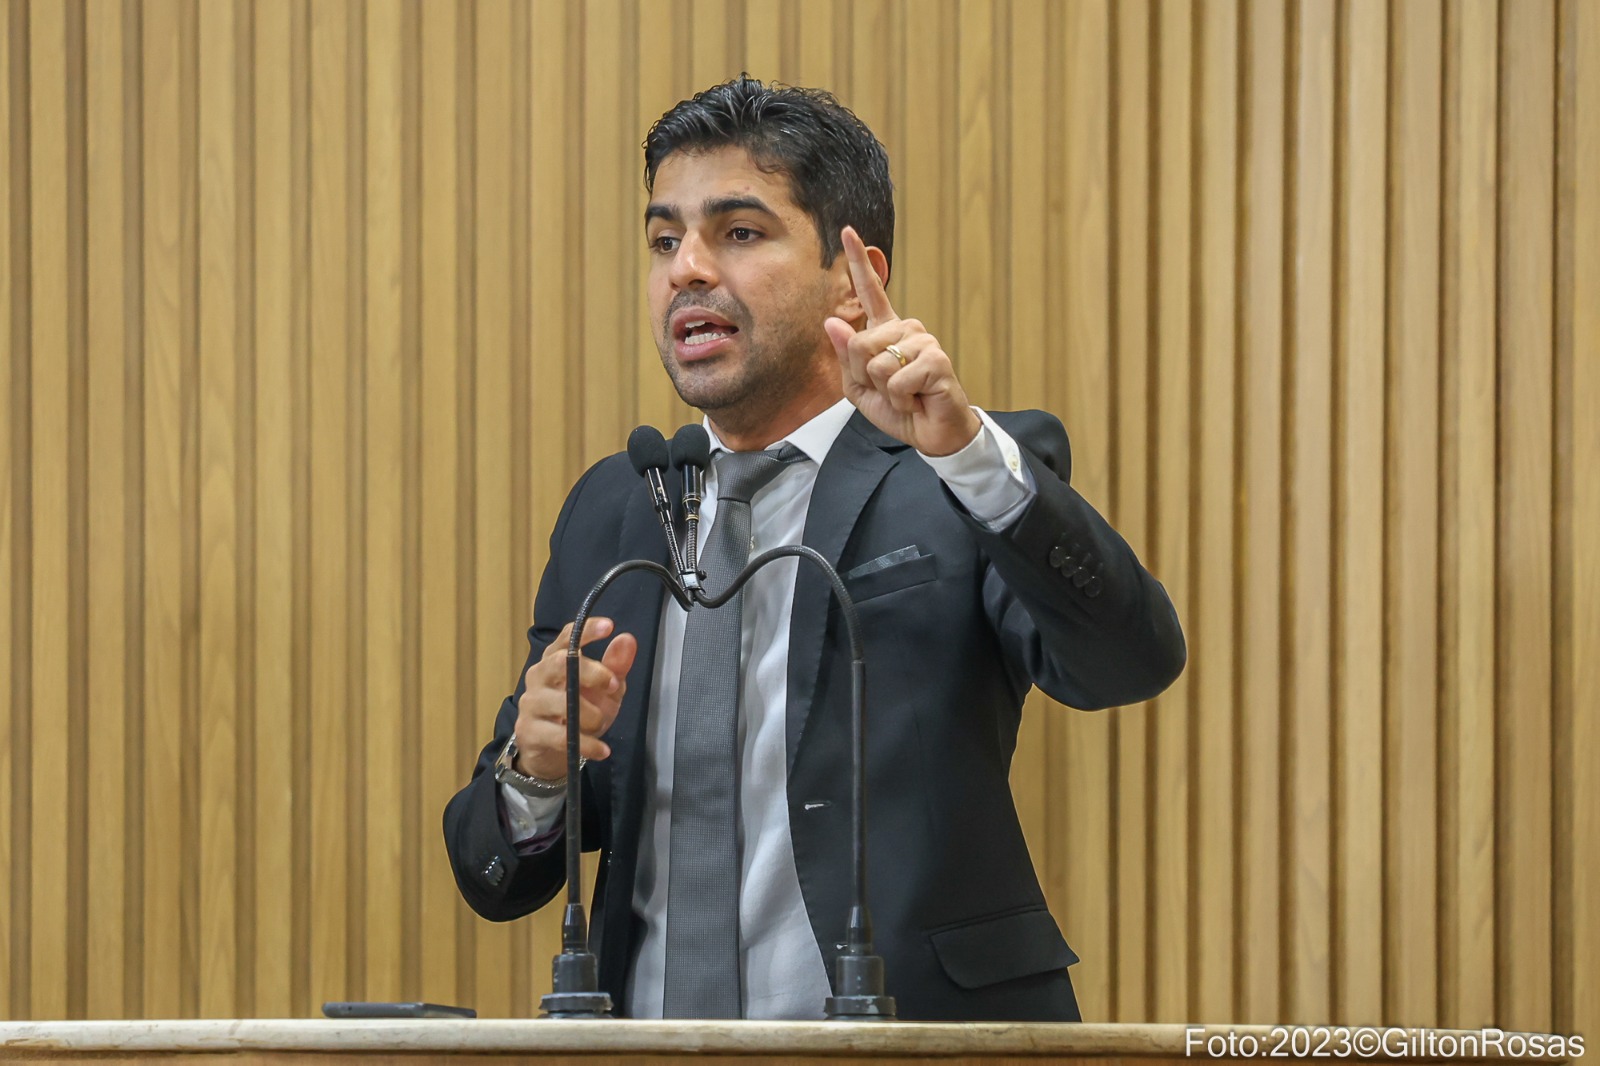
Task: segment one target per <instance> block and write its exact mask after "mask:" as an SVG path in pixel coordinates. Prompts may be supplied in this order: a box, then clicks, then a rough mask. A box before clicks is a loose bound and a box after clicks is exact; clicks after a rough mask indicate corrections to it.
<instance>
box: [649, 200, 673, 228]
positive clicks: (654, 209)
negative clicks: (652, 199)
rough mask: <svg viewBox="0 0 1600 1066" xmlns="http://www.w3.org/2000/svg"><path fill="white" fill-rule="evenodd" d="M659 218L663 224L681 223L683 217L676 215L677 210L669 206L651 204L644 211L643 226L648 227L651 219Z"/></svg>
mask: <svg viewBox="0 0 1600 1066" xmlns="http://www.w3.org/2000/svg"><path fill="white" fill-rule="evenodd" d="M657 218H659V219H660V220H661V221H663V222H681V221H683V216H681V215H679V214H678V209H677V208H676V207H673V206H672V205H671V204H654V203H653V204H651V205H650V206H649V207H646V208H645V209H644V224H645V225H646V226H648V225H650V221H651V219H657Z"/></svg>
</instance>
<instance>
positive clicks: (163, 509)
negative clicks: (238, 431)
mask: <svg viewBox="0 0 1600 1066" xmlns="http://www.w3.org/2000/svg"><path fill="white" fill-rule="evenodd" d="M182 17H183V9H182V8H181V7H180V6H179V4H178V3H177V2H176V0H167V2H165V3H152V4H150V5H148V6H146V7H145V8H144V10H143V11H142V13H141V22H142V28H143V33H144V72H143V81H144V90H143V100H144V105H145V111H144V115H143V122H144V128H143V132H144V138H145V143H144V150H143V160H144V167H145V173H144V175H143V182H142V185H143V189H144V194H145V195H144V203H143V204H142V209H143V221H144V262H143V271H144V294H145V306H144V326H145V331H144V361H143V368H144V390H143V393H144V395H143V399H144V412H143V419H144V426H145V438H144V449H145V458H144V490H145V497H144V517H145V522H144V547H145V558H144V619H143V630H144V650H145V661H144V664H143V672H144V707H145V711H146V717H145V722H144V736H143V749H144V755H145V765H144V780H145V782H146V783H147V784H146V788H145V789H144V827H143V837H144V839H143V844H144V847H143V852H144V886H143V890H144V891H143V897H144V915H143V921H144V929H143V935H142V937H141V938H140V947H141V949H142V953H143V960H144V975H143V977H144V980H143V997H142V999H143V1002H142V1004H141V1006H142V1008H143V1010H144V1012H145V1013H146V1015H147V1016H148V1017H156V1018H172V1017H180V1016H182V1014H183V1006H184V1005H183V999H182V996H181V989H182V985H183V984H184V983H186V982H185V970H184V966H185V963H184V959H183V955H182V943H181V937H182V926H181V923H182V913H181V910H180V902H181V900H180V891H181V889H180V884H179V878H180V876H181V874H182V871H183V869H184V865H185V863H186V861H188V859H189V857H188V856H186V855H185V854H184V853H183V845H182V835H181V832H180V829H181V826H182V814H181V797H180V795H179V792H180V788H179V785H180V782H181V779H182V774H183V771H182V766H181V753H182V750H183V743H184V738H183V735H182V723H183V718H182V709H183V699H184V692H183V678H182V652H183V645H184V642H185V639H186V638H185V626H184V623H183V614H182V611H183V583H184V579H183V555H182V547H183V541H182V529H181V523H182V514H183V510H184V500H183V488H184V485H183V470H182V459H183V451H184V447H185V426H184V422H183V407H182V402H181V400H182V394H183V384H182V382H183V375H184V366H183V355H184V352H183V340H184V337H183V323H182V316H183V313H184V307H185V270H184V267H185V260H186V257H185V255H184V249H183V245H182V238H183V232H184V229H185V226H184V219H183V215H184V213H185V211H184V206H183V204H182V201H181V199H180V197H181V193H182V190H183V186H184V182H183V174H182V165H183V164H184V163H185V162H186V161H187V158H188V157H187V155H186V153H184V152H183V143H182V142H183V139H184V138H183V134H184V131H183V123H182V118H181V113H182V99H183V95H182V94H183V85H182V79H181V73H180V68H181V64H182V55H181V52H180V35H181V26H180V20H181V19H182Z"/></svg>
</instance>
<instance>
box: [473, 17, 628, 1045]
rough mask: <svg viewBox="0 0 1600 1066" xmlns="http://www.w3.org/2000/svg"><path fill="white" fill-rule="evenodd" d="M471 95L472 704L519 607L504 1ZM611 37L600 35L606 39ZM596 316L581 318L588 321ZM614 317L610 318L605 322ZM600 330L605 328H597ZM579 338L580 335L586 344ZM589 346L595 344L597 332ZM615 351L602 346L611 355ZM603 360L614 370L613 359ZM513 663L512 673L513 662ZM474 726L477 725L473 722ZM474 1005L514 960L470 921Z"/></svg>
mask: <svg viewBox="0 0 1600 1066" xmlns="http://www.w3.org/2000/svg"><path fill="white" fill-rule="evenodd" d="M476 18H477V23H476V29H477V45H476V58H477V78H476V85H475V86H474V89H475V92H476V93H477V107H476V110H475V117H476V120H477V129H476V134H475V138H474V145H475V154H474V159H473V165H474V171H475V173H474V179H475V187H474V197H475V212H476V213H475V218H474V222H475V233H474V236H473V250H474V253H475V257H476V258H475V263H474V266H473V273H474V278H475V282H474V302H473V305H472V313H473V317H474V325H473V335H474V337H475V339H476V346H475V352H474V356H475V358H474V365H473V371H474V373H473V384H474V393H475V396H474V404H473V420H474V422H475V423H476V440H475V442H474V449H473V455H474V460H475V466H474V470H473V483H474V493H475V496H476V509H475V514H474V525H475V527H476V544H475V545H474V557H475V561H476V565H477V569H476V575H475V576H476V579H477V588H476V595H475V604H476V610H477V635H476V636H477V640H476V653H477V668H476V671H475V674H476V686H475V691H476V698H475V700H474V704H473V705H474V706H476V707H483V708H489V707H493V706H494V705H495V703H496V702H497V701H498V699H499V698H501V697H503V696H504V694H505V692H506V677H507V668H506V664H507V663H508V662H515V661H517V660H516V659H515V658H514V657H513V656H514V655H515V654H516V649H515V643H514V637H515V634H516V633H517V632H518V631H519V628H520V627H521V625H522V624H523V622H524V617H523V616H525V615H526V614H527V612H526V610H521V609H518V607H517V606H516V603H517V601H518V600H520V598H521V597H514V596H513V595H512V594H511V590H510V589H509V588H507V587H506V586H507V581H506V580H505V577H506V576H507V570H508V567H509V564H510V559H511V543H510V525H511V476H510V474H511V472H510V469H509V467H508V466H507V465H506V463H505V461H504V459H503V456H505V455H508V454H510V451H511V448H510V444H511V417H512V411H511V352H510V326H511V291H510V277H509V275H510V256H511V248H510V235H509V234H508V233H507V230H506V225H505V214H506V209H507V207H508V206H509V200H510V183H511V159H510V145H509V144H508V138H507V136H506V134H507V132H508V125H509V123H508V121H507V119H508V115H507V109H506V107H505V104H504V101H505V100H506V99H507V98H508V96H509V90H510V81H511V50H510V48H511V41H510V30H511V9H510V5H509V4H507V3H503V2H500V3H489V4H480V5H478V8H477V11H476ZM610 39H611V38H607V40H610ZM596 317H598V316H589V321H588V323H586V326H592V325H593V324H594V319H595V318H596ZM611 321H612V322H613V323H614V322H615V321H617V320H616V319H615V318H612V319H611ZM601 328H604V327H601ZM589 339H590V338H589V337H586V340H589ZM593 340H594V342H596V343H603V342H601V341H600V338H599V337H594V338H593ZM614 352H615V347H614V346H613V347H612V348H611V353H612V355H611V359H612V360H614V358H615V355H614ZM607 366H613V367H614V366H615V363H614V361H612V362H608V363H607ZM513 669H515V668H514V667H513ZM480 731H481V727H480ZM477 930H478V936H477V965H478V969H477V986H476V997H475V1002H476V1003H478V1004H481V1006H480V1007H479V1010H480V1012H481V1013H484V1014H487V1015H488V1016H490V1017H499V1016H505V1015H508V1014H510V1013H511V998H510V992H511V990H510V987H509V984H508V983H507V980H506V976H507V974H508V972H509V968H510V966H511V960H512V959H513V958H514V957H515V956H514V955H513V953H512V951H511V937H510V936H509V935H508V933H507V931H506V930H503V929H501V928H500V927H498V926H490V925H487V924H486V923H484V922H481V921H480V922H478V923H477Z"/></svg>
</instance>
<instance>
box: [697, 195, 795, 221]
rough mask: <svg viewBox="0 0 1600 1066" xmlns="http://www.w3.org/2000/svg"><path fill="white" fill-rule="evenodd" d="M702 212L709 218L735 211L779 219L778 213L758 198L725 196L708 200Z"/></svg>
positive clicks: (701, 206) (702, 206)
mask: <svg viewBox="0 0 1600 1066" xmlns="http://www.w3.org/2000/svg"><path fill="white" fill-rule="evenodd" d="M700 210H702V211H704V212H705V213H706V214H707V215H709V216H716V215H731V214H733V213H734V212H735V211H759V212H761V213H762V214H764V215H770V216H772V217H773V218H777V217H778V213H777V212H776V211H774V210H773V209H772V208H770V207H768V206H767V205H766V204H765V203H763V202H762V201H761V200H760V199H759V198H758V197H754V196H724V197H721V198H717V199H711V200H707V201H706V202H705V203H703V204H701V205H700Z"/></svg>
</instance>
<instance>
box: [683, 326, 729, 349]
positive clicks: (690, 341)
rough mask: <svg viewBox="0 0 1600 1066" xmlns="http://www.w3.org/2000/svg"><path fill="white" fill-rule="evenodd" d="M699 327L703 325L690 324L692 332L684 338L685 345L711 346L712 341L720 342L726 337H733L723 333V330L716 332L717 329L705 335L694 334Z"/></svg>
mask: <svg viewBox="0 0 1600 1066" xmlns="http://www.w3.org/2000/svg"><path fill="white" fill-rule="evenodd" d="M699 325H701V323H698V322H696V323H691V324H690V326H689V330H690V332H689V333H688V334H687V335H685V336H684V338H683V343H684V344H687V345H691V346H693V345H697V344H710V343H711V342H712V341H720V340H722V339H723V338H724V337H730V336H732V334H731V333H726V332H723V331H721V330H716V329H712V330H708V331H706V332H704V333H695V332H693V331H694V330H695V329H696V327H698V326H699Z"/></svg>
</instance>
